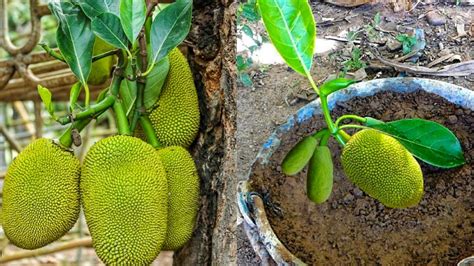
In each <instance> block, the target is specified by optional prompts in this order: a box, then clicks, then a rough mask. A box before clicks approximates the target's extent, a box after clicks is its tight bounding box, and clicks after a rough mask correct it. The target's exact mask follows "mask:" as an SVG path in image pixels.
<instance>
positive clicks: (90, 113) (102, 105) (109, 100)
mask: <svg viewBox="0 0 474 266" xmlns="http://www.w3.org/2000/svg"><path fill="white" fill-rule="evenodd" d="M114 102H115V96H113V95H108V96H107V97H105V98H104V99H103V100H102V101H101V102H99V103H97V104H94V105H91V106H89V108H87V109H86V110H84V111H82V112H80V113H77V114H72V115H67V116H63V117H60V118H58V122H59V123H60V124H61V125H66V124H69V123H71V122H72V121H73V120H81V119H85V118H94V117H95V116H96V115H97V114H100V113H102V111H104V110H106V109H108V108H109V107H111V106H112V105H113V104H114Z"/></svg>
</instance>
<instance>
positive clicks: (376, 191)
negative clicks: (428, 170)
mask: <svg viewBox="0 0 474 266" xmlns="http://www.w3.org/2000/svg"><path fill="white" fill-rule="evenodd" d="M341 159H342V167H343V169H344V172H345V173H346V175H347V177H348V178H349V179H350V180H351V181H352V182H353V183H354V184H355V185H357V186H359V187H360V188H361V189H362V190H363V191H364V192H365V193H367V194H368V195H369V196H371V197H373V198H375V199H377V200H379V201H380V202H381V203H382V204H384V205H385V206H387V207H391V208H407V207H411V206H414V205H416V204H418V203H419V202H420V200H421V198H422V196H423V173H422V172H421V168H420V165H419V164H418V162H417V161H416V160H415V158H414V157H413V156H412V155H411V154H410V153H409V152H408V150H407V149H405V147H403V146H402V145H401V144H400V143H399V142H398V141H397V140H396V139H395V138H393V137H391V136H388V135H385V134H382V133H380V132H378V131H376V130H373V129H364V130H361V131H359V132H357V133H356V134H355V135H354V136H352V137H351V138H350V140H349V141H348V142H347V144H346V146H345V147H344V150H343V151H342V158H341Z"/></svg>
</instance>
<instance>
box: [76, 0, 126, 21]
mask: <svg viewBox="0 0 474 266" xmlns="http://www.w3.org/2000/svg"><path fill="white" fill-rule="evenodd" d="M119 3H120V1H116V0H82V1H77V4H78V5H79V6H80V7H81V9H82V11H84V13H85V14H86V16H88V17H89V18H90V19H91V20H93V19H94V18H95V17H97V16H98V15H100V14H102V13H105V12H109V13H112V14H115V15H117V16H118V15H119V14H120V13H119Z"/></svg>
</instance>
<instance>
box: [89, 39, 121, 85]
mask: <svg viewBox="0 0 474 266" xmlns="http://www.w3.org/2000/svg"><path fill="white" fill-rule="evenodd" d="M113 49H115V47H114V46H112V45H110V44H108V43H107V42H105V41H104V40H102V39H101V38H99V37H96V38H95V42H94V48H93V51H92V54H93V55H100V54H103V53H106V52H108V51H112V50H113ZM115 61H116V59H115V56H107V57H105V58H102V59H100V60H97V61H95V62H93V63H92V68H91V69H92V70H91V73H90V74H89V78H88V79H87V84H90V85H101V84H104V83H105V82H106V81H107V80H108V79H109V77H110V74H111V71H112V67H113V66H114V64H115Z"/></svg>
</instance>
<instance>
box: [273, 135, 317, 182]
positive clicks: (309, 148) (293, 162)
mask: <svg viewBox="0 0 474 266" xmlns="http://www.w3.org/2000/svg"><path fill="white" fill-rule="evenodd" d="M316 146H318V139H316V138H314V137H313V136H307V137H304V138H303V139H302V140H301V141H300V142H298V144H296V145H295V146H294V147H293V148H292V149H291V150H290V151H289V152H288V154H286V156H285V159H283V162H282V163H281V170H282V171H283V173H284V174H285V175H296V174H297V173H299V172H300V171H301V170H303V168H304V167H305V166H306V165H307V164H308V162H309V160H310V159H311V156H313V152H314V149H316Z"/></svg>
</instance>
